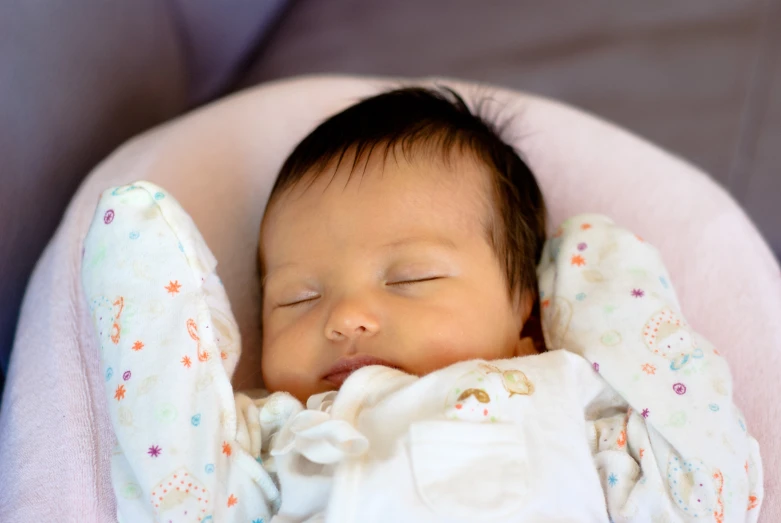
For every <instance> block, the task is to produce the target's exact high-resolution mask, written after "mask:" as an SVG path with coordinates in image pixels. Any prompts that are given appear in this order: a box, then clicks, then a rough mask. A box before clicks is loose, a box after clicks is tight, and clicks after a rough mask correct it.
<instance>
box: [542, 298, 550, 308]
mask: <svg viewBox="0 0 781 523" xmlns="http://www.w3.org/2000/svg"><path fill="white" fill-rule="evenodd" d="M542 307H543V308H544V309H547V308H548V307H550V300H545V301H543V302H542Z"/></svg>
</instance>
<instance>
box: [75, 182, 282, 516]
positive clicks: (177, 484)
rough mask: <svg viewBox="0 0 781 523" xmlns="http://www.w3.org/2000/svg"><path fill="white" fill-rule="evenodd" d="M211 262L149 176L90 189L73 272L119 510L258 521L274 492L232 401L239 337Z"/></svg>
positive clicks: (187, 219) (187, 221)
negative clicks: (90, 209)
mask: <svg viewBox="0 0 781 523" xmlns="http://www.w3.org/2000/svg"><path fill="white" fill-rule="evenodd" d="M215 268H216V260H215V259H214V257H213V256H212V254H211V252H210V251H209V249H208V248H207V247H206V244H205V242H204V241H203V238H201V236H200V234H199V233H198V231H197V229H196V228H195V225H194V224H193V223H192V221H191V219H190V217H189V216H188V215H187V214H186V213H185V212H184V210H182V208H181V207H180V206H179V204H178V203H177V202H176V201H175V200H174V199H173V198H172V197H171V196H170V195H169V194H167V193H166V192H165V191H163V190H162V189H160V188H159V187H157V186H155V185H153V184H150V183H147V182H137V183H135V184H133V185H129V186H124V187H118V188H116V189H113V190H108V191H106V192H105V193H104V194H103V196H102V197H101V200H100V201H99V203H98V208H97V211H96V214H95V218H94V220H93V222H92V225H91V227H90V231H89V233H88V235H87V238H86V240H85V250H84V259H83V268H82V281H83V286H84V291H85V294H86V298H87V300H88V302H89V304H90V310H91V313H92V320H93V323H94V326H95V334H96V336H97V338H98V340H99V347H100V354H99V357H100V365H101V367H102V371H103V374H104V376H105V397H106V401H107V402H108V404H109V413H110V416H111V422H112V425H113V428H114V432H115V435H116V443H115V445H114V451H113V454H112V459H111V473H112V478H111V479H112V485H113V487H114V491H115V493H116V496H117V511H118V518H119V520H120V521H125V522H145V521H149V522H151V521H174V522H190V521H192V522H200V521H227V522H230V521H253V522H262V521H266V522H268V521H269V520H270V518H271V513H272V509H273V507H274V505H275V503H276V502H277V501H278V497H279V493H278V491H277V488H276V486H275V485H274V483H273V481H272V479H271V478H270V476H269V474H268V473H267V472H266V470H264V468H263V467H262V466H261V464H260V463H259V462H258V461H257V460H256V458H257V457H258V456H256V455H253V454H252V448H253V446H252V445H251V444H250V442H249V440H247V438H245V436H246V435H247V419H245V417H244V414H245V413H244V412H242V411H239V412H237V408H236V403H235V401H234V395H233V390H232V388H231V384H230V376H231V374H232V373H233V369H234V367H235V365H236V362H237V360H238V357H239V351H240V339H239V335H238V329H237V328H236V324H235V322H234V320H233V315H232V313H231V310H230V306H229V304H228V300H227V296H226V295H225V291H224V289H223V287H222V284H221V282H220V280H219V278H218V277H217V274H216V272H215ZM97 356H98V355H97V354H96V357H97Z"/></svg>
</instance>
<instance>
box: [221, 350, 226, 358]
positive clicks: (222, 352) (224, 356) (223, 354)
mask: <svg viewBox="0 0 781 523" xmlns="http://www.w3.org/2000/svg"><path fill="white" fill-rule="evenodd" d="M220 358H222V359H224V360H227V359H228V353H227V352H225V351H224V350H221V351H220Z"/></svg>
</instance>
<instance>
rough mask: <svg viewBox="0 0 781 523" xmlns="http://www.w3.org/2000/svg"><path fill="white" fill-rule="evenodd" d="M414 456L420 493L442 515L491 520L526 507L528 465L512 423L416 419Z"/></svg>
mask: <svg viewBox="0 0 781 523" xmlns="http://www.w3.org/2000/svg"><path fill="white" fill-rule="evenodd" d="M410 459H411V462H412V474H413V477H414V481H415V487H416V489H417V492H418V495H419V496H420V497H421V499H422V501H423V502H424V503H425V504H426V505H427V506H428V507H429V508H431V510H433V511H434V513H436V514H437V515H438V516H444V517H448V518H459V519H461V518H463V519H468V520H473V521H487V520H490V519H495V518H501V517H505V516H508V515H511V514H514V513H517V512H519V511H520V508H521V507H522V506H523V503H524V497H525V496H526V493H527V490H528V473H527V469H528V464H527V456H526V447H525V444H524V442H523V440H522V439H521V436H520V433H519V430H518V427H516V426H514V425H511V424H506V423H468V422H459V421H424V422H418V423H414V424H413V425H412V426H411V427H410Z"/></svg>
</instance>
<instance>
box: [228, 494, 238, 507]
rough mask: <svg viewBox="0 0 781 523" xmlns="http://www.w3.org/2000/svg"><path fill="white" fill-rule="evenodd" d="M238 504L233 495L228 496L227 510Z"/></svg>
mask: <svg viewBox="0 0 781 523" xmlns="http://www.w3.org/2000/svg"><path fill="white" fill-rule="evenodd" d="M238 502H239V499H238V498H237V497H236V496H234V495H233V494H231V495H230V496H228V508H231V507H232V506H233V505H235V504H236V503H238Z"/></svg>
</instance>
